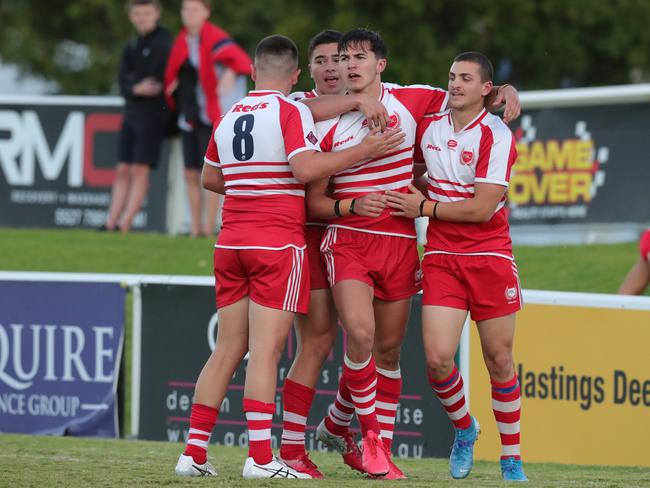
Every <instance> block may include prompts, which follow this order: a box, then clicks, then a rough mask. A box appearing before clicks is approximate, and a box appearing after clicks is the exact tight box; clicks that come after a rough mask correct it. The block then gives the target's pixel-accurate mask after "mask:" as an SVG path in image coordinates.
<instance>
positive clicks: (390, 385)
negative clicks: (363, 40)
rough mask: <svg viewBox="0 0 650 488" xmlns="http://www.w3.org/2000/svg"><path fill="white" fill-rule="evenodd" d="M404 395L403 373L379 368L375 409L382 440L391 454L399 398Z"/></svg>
mask: <svg viewBox="0 0 650 488" xmlns="http://www.w3.org/2000/svg"><path fill="white" fill-rule="evenodd" d="M401 394H402V373H401V371H400V370H399V369H398V370H397V371H390V370H388V369H382V368H377V399H376V401H375V408H376V411H377V420H378V421H379V427H380V429H381V432H380V434H381V440H382V441H383V443H384V447H385V448H386V450H387V451H388V452H390V449H391V446H392V445H393V433H394V431H395V416H396V415H397V407H398V405H399V397H400V395H401Z"/></svg>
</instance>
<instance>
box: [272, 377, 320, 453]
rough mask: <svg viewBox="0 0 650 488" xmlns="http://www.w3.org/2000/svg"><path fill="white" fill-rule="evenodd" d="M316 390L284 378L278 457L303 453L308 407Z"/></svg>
mask: <svg viewBox="0 0 650 488" xmlns="http://www.w3.org/2000/svg"><path fill="white" fill-rule="evenodd" d="M315 393H316V390H314V389H313V388H310V387H308V386H305V385H301V384H300V383H296V382H295V381H292V380H290V379H289V378H287V379H286V380H284V388H283V391H282V402H283V405H284V412H283V416H282V420H283V423H282V443H281V444H280V457H281V458H282V459H297V458H299V457H300V456H301V455H303V454H305V428H306V426H307V417H308V416H309V409H310V408H311V404H312V402H313V400H314V394H315Z"/></svg>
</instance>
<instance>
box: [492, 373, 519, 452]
mask: <svg viewBox="0 0 650 488" xmlns="http://www.w3.org/2000/svg"><path fill="white" fill-rule="evenodd" d="M490 381H491V383H492V411H493V412H494V419H495V420H496V421H497V428H498V429H499V435H500V436H501V459H503V458H507V457H514V458H515V459H521V445H520V443H521V426H520V419H521V388H520V387H519V380H518V379H517V375H516V374H515V376H514V377H513V378H512V379H511V380H509V381H506V382H505V383H499V382H497V381H494V380H492V379H491V380H490Z"/></svg>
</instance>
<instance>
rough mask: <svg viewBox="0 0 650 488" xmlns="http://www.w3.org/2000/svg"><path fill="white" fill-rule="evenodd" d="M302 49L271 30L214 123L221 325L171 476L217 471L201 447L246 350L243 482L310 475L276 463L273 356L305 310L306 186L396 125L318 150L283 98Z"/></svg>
mask: <svg viewBox="0 0 650 488" xmlns="http://www.w3.org/2000/svg"><path fill="white" fill-rule="evenodd" d="M299 74H300V70H299V69H298V50H297V48H296V46H295V44H294V43H293V41H291V40H290V39H288V38H286V37H283V36H269V37H267V38H265V39H263V40H262V41H260V43H259V44H258V46H257V48H256V52H255V64H254V67H253V75H252V77H253V80H254V81H255V88H256V89H255V90H254V91H252V92H250V93H249V94H248V96H247V97H245V98H243V99H242V100H241V101H240V102H239V103H237V104H235V105H234V106H233V107H232V108H231V109H230V110H229V111H228V112H227V113H226V114H225V115H224V116H223V117H222V118H221V119H220V121H219V122H217V123H216V124H215V128H214V133H213V136H212V138H211V140H210V143H209V145H208V149H207V151H206V156H205V165H204V168H203V185H204V187H205V188H206V189H208V190H211V191H215V192H217V193H222V194H225V195H226V196H225V200H224V207H223V230H222V232H221V233H220V235H219V238H218V240H217V243H216V244H215V252H214V272H215V281H216V303H217V307H218V309H219V328H218V332H217V341H216V346H215V349H214V351H213V353H212V355H211V356H210V358H209V359H208V361H207V362H206V364H205V366H204V367H203V370H202V371H201V374H200V375H199V378H198V381H197V383H196V389H195V394H194V403H193V405H192V412H191V416H190V429H189V437H188V441H187V446H186V449H185V452H184V453H183V454H182V455H181V456H180V458H179V460H178V463H177V466H176V474H178V475H181V476H204V475H215V474H216V472H215V470H214V468H213V467H212V466H211V465H210V464H209V463H208V462H207V446H208V443H209V439H210V434H211V432H212V429H213V427H214V425H215V423H216V419H217V413H218V411H219V407H220V405H221V402H222V400H223V398H224V396H225V393H226V389H227V386H228V383H229V382H230V379H231V378H232V375H233V373H234V372H235V370H236V368H237V367H238V366H239V364H240V363H241V361H242V359H243V358H244V355H245V354H246V352H247V351H248V352H249V359H248V366H247V369H246V382H245V387H244V401H243V403H244V405H243V406H244V411H245V413H246V420H247V423H248V437H249V456H248V458H247V459H246V462H245V464H244V469H243V473H242V474H243V476H244V478H278V477H281V478H310V477H311V476H310V475H309V474H305V473H299V472H297V471H295V470H293V469H292V468H290V467H288V466H286V465H285V464H284V463H282V461H280V460H278V459H275V458H273V455H272V452H271V420H272V417H273V413H274V411H275V403H274V399H275V390H276V382H277V363H278V360H279V358H280V355H281V353H282V350H283V348H284V344H285V342H286V339H287V335H288V333H289V330H290V328H291V324H292V323H293V319H294V315H295V313H296V312H298V313H306V312H307V309H308V305H309V290H308V288H307V286H308V282H309V267H308V266H307V263H305V257H304V249H305V236H304V224H305V198H304V183H305V182H308V181H311V180H314V179H316V178H322V177H324V176H326V175H328V174H333V173H335V172H336V171H340V170H341V169H344V168H346V167H349V166H350V165H351V164H353V163H354V162H356V161H359V160H361V159H364V158H367V157H369V156H370V155H375V156H379V155H382V154H386V153H387V152H390V151H392V150H394V148H395V147H396V146H398V145H399V144H401V142H402V141H403V134H400V132H399V131H393V132H388V133H384V134H380V133H379V131H378V130H377V131H374V132H373V133H372V134H371V135H370V136H369V137H367V138H366V139H364V141H363V143H362V144H361V146H360V147H359V148H357V149H356V150H353V149H351V150H350V151H347V152H346V153H345V154H343V153H338V154H335V153H330V154H327V153H321V152H319V150H318V145H317V143H318V139H317V138H316V136H315V135H314V132H315V130H316V129H315V127H314V122H313V119H312V117H311V114H310V112H309V110H308V109H307V107H305V106H304V105H303V104H301V103H297V102H294V101H292V100H290V99H288V98H287V97H286V95H287V94H288V93H289V91H290V89H291V87H292V86H293V85H294V84H295V83H296V81H297V79H298V76H299Z"/></svg>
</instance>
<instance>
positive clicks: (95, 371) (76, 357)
mask: <svg viewBox="0 0 650 488" xmlns="http://www.w3.org/2000/svg"><path fill="white" fill-rule="evenodd" d="M125 297H126V294H125V290H124V289H123V288H122V287H121V286H119V285H117V284H108V283H60V282H29V281H0V432H15V433H22V434H39V435H42V434H53V435H77V436H94V437H117V436H118V435H119V429H118V422H117V420H118V419H117V396H116V388H117V378H118V374H119V365H120V360H121V355H122V345H123V338H124V307H125Z"/></svg>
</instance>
